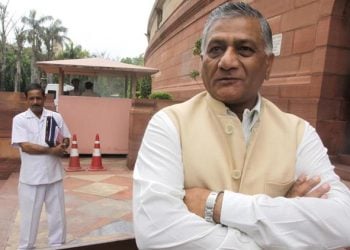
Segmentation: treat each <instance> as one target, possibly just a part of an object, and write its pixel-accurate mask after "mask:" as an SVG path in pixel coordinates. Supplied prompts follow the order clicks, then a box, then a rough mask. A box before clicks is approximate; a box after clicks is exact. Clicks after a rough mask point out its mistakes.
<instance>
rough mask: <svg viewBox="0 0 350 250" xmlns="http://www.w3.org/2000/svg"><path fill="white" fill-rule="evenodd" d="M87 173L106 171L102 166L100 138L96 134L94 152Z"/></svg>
mask: <svg viewBox="0 0 350 250" xmlns="http://www.w3.org/2000/svg"><path fill="white" fill-rule="evenodd" d="M88 170H89V171H102V170H106V169H105V168H104V167H103V166H102V157H101V152H100V136H99V135H98V134H96V138H95V144H94V151H93V152H92V158H91V165H90V167H89V169H88Z"/></svg>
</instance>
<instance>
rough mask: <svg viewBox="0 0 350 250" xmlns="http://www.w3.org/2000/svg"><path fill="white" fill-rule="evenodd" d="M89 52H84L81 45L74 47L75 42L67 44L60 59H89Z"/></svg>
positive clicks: (59, 56)
mask: <svg viewBox="0 0 350 250" xmlns="http://www.w3.org/2000/svg"><path fill="white" fill-rule="evenodd" d="M89 55H90V54H89V52H88V51H86V50H83V49H82V47H81V46H80V45H74V43H73V42H70V43H69V44H65V48H64V50H63V51H62V52H61V53H60V54H59V55H58V58H59V59H79V58H86V57H89Z"/></svg>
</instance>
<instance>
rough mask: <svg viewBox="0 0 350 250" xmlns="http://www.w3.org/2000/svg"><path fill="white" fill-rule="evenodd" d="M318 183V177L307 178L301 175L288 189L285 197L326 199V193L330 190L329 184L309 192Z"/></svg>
mask: <svg viewBox="0 0 350 250" xmlns="http://www.w3.org/2000/svg"><path fill="white" fill-rule="evenodd" d="M320 182H321V178H320V177H319V176H315V177H313V178H307V176H305V175H301V176H300V177H299V178H298V179H297V180H296V181H295V183H294V184H293V186H292V187H291V188H290V189H289V191H288V192H287V194H286V197H287V198H295V197H298V196H299V197H314V198H323V199H327V193H328V192H329V190H330V189H331V187H330V186H329V184H327V183H325V184H323V185H321V186H319V187H317V188H316V189H314V190H312V191H311V189H313V188H314V187H316V186H317V185H318V184H319V183H320Z"/></svg>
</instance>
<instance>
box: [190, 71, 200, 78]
mask: <svg viewBox="0 0 350 250" xmlns="http://www.w3.org/2000/svg"><path fill="white" fill-rule="evenodd" d="M197 76H199V71H198V70H195V69H194V70H192V71H191V72H190V77H191V78H192V79H194V80H196V79H197Z"/></svg>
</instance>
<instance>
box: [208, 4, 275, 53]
mask: <svg viewBox="0 0 350 250" xmlns="http://www.w3.org/2000/svg"><path fill="white" fill-rule="evenodd" d="M236 17H251V18H256V19H257V20H258V21H259V23H260V28H261V32H262V34H261V35H262V37H263V39H264V41H265V53H266V54H271V53H272V32H271V28H270V25H269V23H268V22H267V20H266V18H265V17H264V16H263V15H262V14H261V13H260V12H259V11H258V10H256V9H254V8H253V7H251V6H250V5H249V4H247V3H244V2H238V3H232V2H228V3H225V4H222V5H220V6H219V7H217V8H216V9H214V10H213V11H212V12H211V13H210V14H209V16H208V19H207V22H206V23H205V26H204V30H203V33H202V43H201V51H202V55H203V53H204V52H205V49H206V47H207V43H208V41H207V39H208V33H209V31H210V29H211V27H212V26H213V24H214V23H215V22H216V21H218V20H220V19H224V18H236Z"/></svg>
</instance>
